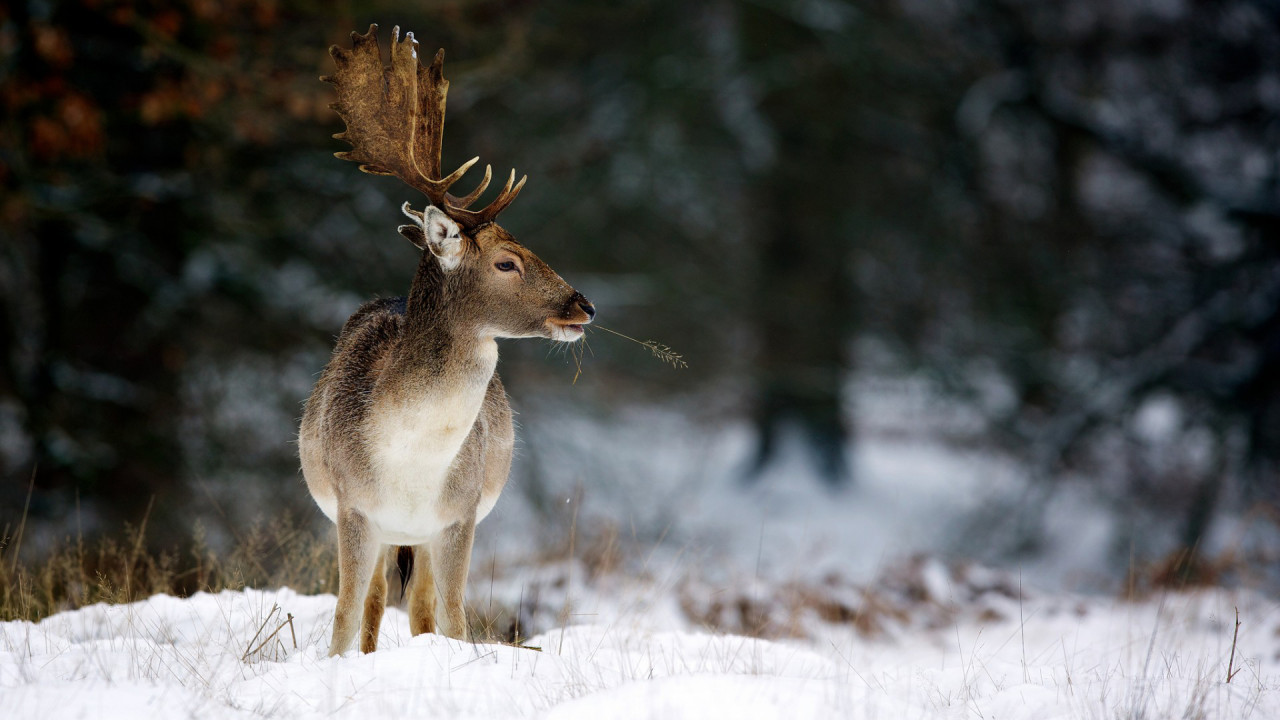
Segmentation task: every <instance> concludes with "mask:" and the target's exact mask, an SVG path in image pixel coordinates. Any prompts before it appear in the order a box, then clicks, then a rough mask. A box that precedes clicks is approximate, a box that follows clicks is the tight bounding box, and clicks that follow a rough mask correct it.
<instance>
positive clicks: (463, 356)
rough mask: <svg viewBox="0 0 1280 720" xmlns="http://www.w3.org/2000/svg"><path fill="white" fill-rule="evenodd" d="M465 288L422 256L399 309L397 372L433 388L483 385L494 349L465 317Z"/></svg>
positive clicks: (468, 314)
mask: <svg viewBox="0 0 1280 720" xmlns="http://www.w3.org/2000/svg"><path fill="white" fill-rule="evenodd" d="M461 272H465V270H462V271H461ZM465 286H466V279H465V278H461V277H453V276H446V275H445V274H444V272H443V271H442V270H441V268H440V263H439V262H437V261H436V259H435V258H434V257H433V256H432V255H431V253H430V252H424V253H423V258H422V261H421V262H420V263H419V264H418V272H417V274H416V275H415V276H414V278H413V285H412V287H411V288H410V289H409V300H408V303H407V305H406V308H405V328H404V334H403V335H402V336H401V339H400V345H399V348H398V352H397V355H396V358H395V365H396V369H397V371H398V372H399V373H406V374H411V375H414V376H418V377H420V378H422V379H424V380H425V379H428V378H430V379H431V380H432V381H433V384H435V383H441V384H447V385H453V386H460V385H471V384H473V383H477V382H478V383H481V384H483V385H486V386H487V385H488V383H489V378H490V377H492V376H493V370H494V367H495V366H496V364H497V361H498V345H497V343H496V342H494V339H493V338H492V337H486V336H485V335H484V333H482V332H481V330H480V323H479V319H478V318H474V317H472V316H471V315H472V313H471V312H470V311H471V309H472V308H471V303H470V302H469V298H468V297H467V296H466V293H465V292H464V291H463V289H464V288H465Z"/></svg>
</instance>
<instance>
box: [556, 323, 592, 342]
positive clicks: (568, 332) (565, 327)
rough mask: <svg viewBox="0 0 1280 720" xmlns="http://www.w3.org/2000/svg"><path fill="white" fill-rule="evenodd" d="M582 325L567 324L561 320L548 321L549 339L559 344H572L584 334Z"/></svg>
mask: <svg viewBox="0 0 1280 720" xmlns="http://www.w3.org/2000/svg"><path fill="white" fill-rule="evenodd" d="M582 325H583V324H582V323H568V322H564V321H563V320H554V319H553V320H548V321H547V327H548V329H549V330H550V331H551V339H552V340H559V341H560V342H573V341H575V340H578V339H579V338H581V337H582V336H583V334H584V333H585V332H586V331H585V330H584V329H583V327H582Z"/></svg>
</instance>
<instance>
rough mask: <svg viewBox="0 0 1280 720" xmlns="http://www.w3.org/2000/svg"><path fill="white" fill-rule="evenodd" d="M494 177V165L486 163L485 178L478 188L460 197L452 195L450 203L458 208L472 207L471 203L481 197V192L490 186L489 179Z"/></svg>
mask: <svg viewBox="0 0 1280 720" xmlns="http://www.w3.org/2000/svg"><path fill="white" fill-rule="evenodd" d="M492 177H493V166H492V165H485V166H484V179H483V180H481V181H480V184H479V185H477V186H476V189H475V190H472V191H471V192H469V193H467V194H466V195H463V196H462V197H460V198H455V197H450V198H449V204H450V205H452V206H454V207H456V208H458V209H459V210H465V209H466V208H468V207H470V206H471V203H473V202H475V201H476V198H478V197H480V194H481V193H483V192H484V191H485V188H487V187H489V180H490V179H491V178H492Z"/></svg>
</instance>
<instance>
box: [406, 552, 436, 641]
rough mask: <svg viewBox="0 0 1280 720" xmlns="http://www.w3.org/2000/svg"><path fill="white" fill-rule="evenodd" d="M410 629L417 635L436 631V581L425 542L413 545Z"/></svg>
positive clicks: (410, 579) (410, 573)
mask: <svg viewBox="0 0 1280 720" xmlns="http://www.w3.org/2000/svg"><path fill="white" fill-rule="evenodd" d="M409 631H410V632H411V633H413V634H414V635H415V636H417V635H421V634H422V633H429V632H435V631H436V581H435V575H434V574H433V573H432V572H431V550H430V548H429V547H428V546H427V545H426V544H425V543H424V544H422V545H414V546H413V569H412V570H411V571H410V572H409Z"/></svg>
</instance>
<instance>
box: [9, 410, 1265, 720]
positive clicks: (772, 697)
mask: <svg viewBox="0 0 1280 720" xmlns="http://www.w3.org/2000/svg"><path fill="white" fill-rule="evenodd" d="M863 405H864V409H868V415H869V416H871V417H876V418H878V419H879V423H880V424H879V425H878V426H877V427H874V428H863V429H862V430H861V431H860V434H859V437H860V440H861V442H860V444H859V445H858V446H857V448H856V451H851V453H850V456H851V459H852V461H853V466H854V467H855V470H856V484H855V485H854V486H853V487H852V488H849V489H845V490H842V491H839V492H833V491H832V490H831V489H830V488H828V487H825V486H823V485H822V483H820V482H818V481H816V480H815V479H814V478H813V476H814V472H813V469H812V467H811V466H810V461H809V460H808V459H807V458H806V456H805V454H804V453H803V451H800V450H796V449H795V447H794V446H795V445H797V444H796V443H794V442H793V443H791V445H792V446H793V447H792V448H791V449H790V450H789V451H788V452H784V453H783V454H782V456H781V458H780V459H779V460H778V461H777V462H776V463H774V464H773V466H771V467H770V468H769V469H768V471H767V472H766V473H765V474H764V475H763V476H762V477H761V478H759V479H758V481H757V482H756V483H755V484H753V485H751V486H749V487H746V486H744V485H743V482H742V472H741V468H742V467H743V465H744V463H745V462H746V460H747V459H748V458H749V457H750V455H751V440H750V432H749V431H748V429H747V428H746V427H745V426H742V425H727V426H725V427H723V428H721V429H719V430H718V431H716V432H708V431H707V429H706V428H705V427H698V426H696V425H695V424H694V423H692V421H688V420H686V419H685V418H684V417H683V416H682V415H681V414H680V413H676V412H672V411H670V410H665V411H664V410H657V411H653V410H643V409H636V408H630V409H627V410H625V411H624V412H620V413H618V414H617V415H616V416H613V417H611V418H610V419H609V420H608V421H602V419H601V418H583V417H578V418H575V417H574V416H572V415H571V414H567V413H564V414H561V415H559V416H558V417H557V418H555V419H554V421H552V419H550V418H547V417H539V416H538V414H537V413H536V412H533V411H530V412H527V413H525V414H524V416H523V422H524V423H525V428H524V430H523V431H522V438H523V442H524V444H525V449H524V451H523V452H522V455H521V457H520V458H519V459H518V460H517V472H516V474H515V475H514V476H513V479H512V485H511V486H510V487H509V489H508V490H507V492H506V494H505V495H504V498H503V499H502V501H501V502H500V503H499V505H498V507H497V508H496V510H495V512H494V513H493V515H492V516H491V517H490V518H489V519H486V521H485V522H484V523H482V524H481V525H480V527H479V529H478V536H477V545H476V550H475V553H474V556H473V564H472V573H471V585H470V588H469V592H468V602H469V603H470V605H471V609H472V615H473V616H474V617H475V618H477V619H478V620H479V622H480V623H481V624H482V625H488V626H489V629H490V630H492V631H493V632H494V633H496V634H497V635H501V636H511V632H510V631H511V630H512V629H513V626H514V625H515V624H516V623H518V625H519V629H520V633H519V635H520V636H521V639H522V645H523V647H513V646H510V645H499V644H485V643H478V644H472V643H463V642H457V641H454V640H449V639H446V638H442V637H440V636H436V635H426V636H420V637H417V638H412V637H410V633H409V630H408V621H407V618H406V616H405V614H404V613H403V612H402V611H401V610H399V609H396V608H390V609H389V610H388V612H387V615H386V618H385V619H384V621H383V626H382V638H381V642H380V646H379V650H378V651H377V652H376V653H373V654H371V655H367V656H361V655H359V654H357V653H354V652H352V653H349V654H347V655H346V656H344V657H339V658H328V657H326V651H327V649H328V637H329V631H330V625H331V622H332V615H333V605H334V599H333V597H332V596H304V595H298V594H296V593H294V592H293V591H291V590H288V589H283V590H278V591H261V590H245V591H243V592H223V593H221V594H218V595H207V594H204V595H197V596H195V597H192V598H189V599H176V598H171V597H166V596H156V597H153V598H151V599H149V600H146V601H143V602H138V603H134V604H132V605H118V606H105V605H99V606H93V607H89V608H84V609H81V610H77V611H72V612H66V613H62V614H59V615H56V616H53V617H50V618H48V619H46V620H44V621H43V622H41V623H38V624H31V623H25V622H10V623H4V624H0V718H4V719H6V720H7V719H8V718H20V719H26V718H30V719H32V720H52V719H58V720H60V719H61V718H138V717H163V718H170V717H194V718H223V717H227V718H233V717H234V718H239V717H245V718H248V717H271V718H293V717H331V716H332V717H355V718H362V719H368V718H379V719H380V720H381V719H382V718H392V717H407V718H417V717H448V718H508V717H529V716H532V717H554V718H590V719H595V718H612V717H625V718H682V717H687V718H717V717H725V718H734V719H735V720H740V719H742V718H786V719H787V720H799V719H801V718H826V717H830V718H885V719H890V720H899V719H910V718H957V719H958V718H966V719H967V718H999V719H1001V720H1018V719H1019V718H1025V719H1028V720H1030V719H1034V720H1046V719H1050V718H1100V719H1106V720H1111V719H1112V718H1135V719H1136V718H1187V719H1203V720H1213V719H1222V720H1227V719H1230V720H1236V719H1239V718H1259V719H1265V720H1270V719H1277V718H1280V602H1278V600H1277V598H1276V597H1275V595H1274V594H1273V593H1272V594H1268V592H1269V591H1267V590H1265V589H1263V588H1259V589H1241V590H1225V589H1214V590H1198V591H1190V592H1183V593H1168V594H1160V593H1156V594H1153V595H1151V596H1149V597H1147V598H1145V599H1143V600H1140V601H1134V602H1130V601H1125V600H1120V599H1116V598H1115V597H1114V595H1115V593H1114V590H1116V589H1117V588H1115V582H1116V580H1115V577H1116V571H1115V569H1114V568H1112V569H1111V570H1109V571H1108V570H1104V568H1106V567H1107V565H1106V563H1107V562H1108V557H1109V554H1113V553H1114V552H1115V548H1116V545H1117V538H1121V537H1123V535H1120V534H1117V531H1116V528H1117V522H1118V520H1117V519H1116V518H1115V517H1114V516H1109V515H1107V514H1106V512H1105V508H1104V507H1103V506H1101V505H1099V504H1096V503H1093V502H1092V501H1091V500H1090V499H1089V497H1088V496H1087V495H1085V494H1073V493H1072V492H1070V491H1062V492H1059V493H1058V494H1056V495H1055V496H1052V497H1050V498H1049V499H1048V501H1047V502H1049V503H1051V506H1050V507H1048V508H1045V512H1044V513H1043V516H1042V519H1043V520H1045V521H1046V522H1047V526H1046V527H1044V532H1043V533H1042V551H1041V553H1040V554H1039V555H1038V556H1037V557H1035V558H1031V559H1028V560H1027V562H1025V563H1023V564H1021V565H1017V566H1011V567H1008V568H1006V569H991V568H987V567H983V566H981V565H978V564H975V563H973V562H971V561H968V560H966V558H969V557H973V556H975V555H979V554H980V553H979V551H980V550H981V548H982V546H983V544H984V543H986V542H987V540H988V538H989V537H990V536H994V535H996V534H998V533H999V532H1001V531H1002V529H1001V527H998V526H1001V525H1004V526H1007V525H1009V524H1011V523H1010V520H1011V518H1010V513H1009V511H1008V508H1017V507H1018V505H1017V504H1016V503H1012V502H1010V499H1011V498H1013V499H1017V498H1023V499H1024V506H1025V498H1026V497H1027V496H1028V487H1027V484H1026V481H1025V480H1024V479H1022V478H1021V477H1020V475H1019V472H1018V469H1017V467H1015V466H1013V465H1012V464H1011V463H1009V462H1008V461H1005V460H1002V459H1001V458H999V457H996V456H993V455H991V454H989V453H985V454H984V453H982V452H977V451H972V450H970V451H966V450H964V449H961V448H958V447H956V446H954V445H948V444H946V443H943V442H939V441H934V440H930V439H929V438H928V437H927V436H922V435H921V434H920V433H919V432H918V430H919V428H920V427H921V426H922V424H923V422H924V421H925V420H928V419H929V418H928V417H917V416H910V417H905V419H904V421H903V424H902V427H903V429H904V430H903V432H896V433H895V432H892V431H893V428H891V427H886V425H885V420H884V418H885V417H886V416H887V415H889V413H887V412H885V411H884V409H883V408H881V409H877V408H875V407H867V406H868V404H867V403H866V402H864V403H863ZM890 405H891V406H892V407H890V409H892V410H894V411H895V412H896V413H898V416H901V415H902V411H901V408H902V406H903V404H902V403H901V402H896V401H895V402H894V403H890ZM918 415H920V416H936V415H937V413H936V411H935V410H934V409H933V408H931V407H922V408H921V411H920V413H919V414H918ZM540 434H541V435H540ZM553 436H554V438H559V440H558V441H553V439H554V438H553ZM534 478H537V480H535V479H534ZM534 484H536V485H537V486H538V487H537V488H536V491H537V492H536V494H538V495H540V496H541V502H542V503H543V506H544V508H543V510H542V511H540V512H539V513H535V512H533V511H532V510H531V506H532V505H533V504H534V503H531V502H527V500H528V499H529V498H531V497H532V496H533V495H534V494H535V493H533V492H532V490H534V489H535V488H532V486H533V485H534ZM522 485H523V487H522ZM522 499H524V500H526V501H523V502H522ZM548 507H549V508H551V509H550V510H548V509H547V508H548ZM992 508H994V509H995V510H994V511H993V510H991V509H992ZM1001 508H1004V509H1005V510H1001ZM984 511H985V512H986V514H985V515H984ZM992 512H994V513H995V514H996V515H999V514H1000V513H1001V512H1003V513H1004V517H1002V518H1001V517H994V516H993V515H992ZM966 518H967V520H966ZM974 518H979V519H982V518H985V521H984V522H976V523H975V521H974ZM993 518H994V519H993ZM1013 519H1014V520H1016V518H1013ZM1224 526H1228V527H1229V525H1225V524H1224ZM1108 583H1111V590H1112V592H1103V593H1101V594H1092V595H1084V594H1078V593H1077V592H1076V591H1077V590H1078V589H1079V588H1082V587H1090V588H1093V589H1094V590H1095V591H1097V590H1098V589H1100V588H1101V589H1104V590H1105V589H1106V588H1107V586H1108ZM392 595H393V596H394V595H396V593H395V592H394V591H393V592H392ZM1237 608H1238V610H1239V619H1240V622H1241V625H1240V630H1239V637H1238V642H1236V643H1235V649H1234V658H1233V655H1232V647H1233V632H1234V630H1235V620H1236V610H1237ZM529 635H532V637H526V636H529ZM1229 664H1230V666H1231V667H1232V669H1233V672H1235V674H1234V675H1233V678H1232V680H1231V682H1229V683H1228V682H1226V679H1227V669H1228V665H1229Z"/></svg>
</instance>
